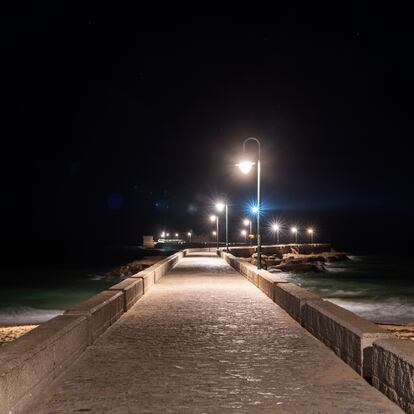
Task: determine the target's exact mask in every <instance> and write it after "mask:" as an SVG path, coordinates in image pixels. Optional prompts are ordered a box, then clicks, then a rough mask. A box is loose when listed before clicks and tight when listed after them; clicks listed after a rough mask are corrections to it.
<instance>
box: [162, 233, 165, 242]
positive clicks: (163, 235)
mask: <svg viewBox="0 0 414 414" xmlns="http://www.w3.org/2000/svg"><path fill="white" fill-rule="evenodd" d="M161 238H162V239H164V240H165V231H163V232H162V233H161Z"/></svg>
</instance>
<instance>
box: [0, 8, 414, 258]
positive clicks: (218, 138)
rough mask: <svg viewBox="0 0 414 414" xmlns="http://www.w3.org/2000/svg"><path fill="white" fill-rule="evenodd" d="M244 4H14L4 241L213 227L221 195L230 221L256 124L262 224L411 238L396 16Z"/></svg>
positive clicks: (245, 181) (376, 239)
mask: <svg viewBox="0 0 414 414" xmlns="http://www.w3.org/2000/svg"><path fill="white" fill-rule="evenodd" d="M242 11H244V12H245V14H243V15H242V14H240V15H237V16H236V15H235V14H234V13H233V14H229V15H227V16H224V15H223V16H218V15H213V14H206V13H203V14H202V13H198V14H197V15H196V16H193V17H191V16H189V17H184V15H183V14H182V15H181V17H180V13H179V12H178V11H176V14H174V13H172V12H171V14H169V13H168V12H167V11H165V14H164V15H163V16H160V15H159V14H155V12H154V11H147V10H143V9H120V8H114V9H110V8H106V9H105V8H89V9H88V8H82V9H75V8H73V9H71V8H67V9H62V8H59V9H58V8H53V7H52V8H51V7H49V6H48V7H46V6H39V5H37V4H36V5H35V6H32V7H21V8H15V9H13V10H9V11H8V12H7V13H8V14H7V15H6V14H5V15H4V16H3V18H4V20H5V22H4V24H5V28H6V35H4V36H3V59H2V60H3V64H2V66H3V68H5V69H6V74H5V75H3V77H2V81H3V82H2V83H3V85H2V89H3V99H4V100H5V102H6V106H7V110H6V112H5V114H6V120H5V122H4V123H3V134H2V135H3V140H2V151H1V154H2V157H1V158H2V162H1V191H2V197H1V198H2V203H1V216H2V231H1V240H2V241H3V243H7V242H10V241H25V242H32V243H33V242H40V241H48V242H62V241H63V242H65V241H72V242H86V241H87V242H103V243H113V244H117V243H140V242H141V236H142V234H156V235H157V234H158V233H159V232H160V231H161V230H163V229H169V230H170V231H188V230H189V229H193V231H195V232H196V233H197V232H202V231H210V230H211V224H209V222H208V220H207V217H208V214H209V213H210V212H211V209H210V206H211V203H212V202H213V200H215V199H216V198H217V197H218V196H220V195H221V194H227V195H228V197H229V200H230V202H231V213H232V214H233V221H234V222H233V229H234V231H237V232H238V231H239V224H238V223H239V219H240V218H241V217H242V216H243V215H244V214H243V210H244V209H245V208H246V205H247V202H248V201H249V200H250V201H253V200H254V197H255V188H256V187H255V180H254V175H252V176H251V177H250V178H247V177H244V176H241V174H240V173H239V172H238V171H237V169H236V168H235V167H234V164H235V163H236V162H238V161H239V159H240V153H241V144H242V141H243V140H244V139H245V138H246V137H249V136H255V137H258V138H259V139H260V140H261V142H262V151H263V160H262V173H263V181H262V185H263V193H262V194H263V200H264V208H265V209H266V210H265V215H264V218H263V221H264V223H266V222H267V221H269V220H270V218H272V217H280V218H282V219H283V220H284V221H285V223H286V224H287V225H290V224H293V223H294V224H298V225H299V226H302V227H303V226H307V225H310V224H312V225H314V226H315V228H316V229H317V231H318V232H319V235H320V238H321V239H323V240H326V241H332V242H333V243H334V244H335V243H336V244H337V245H338V246H339V247H342V248H346V249H353V248H354V249H358V248H361V249H363V248H367V246H369V247H371V248H373V249H374V250H375V249H379V248H380V247H381V244H382V243H383V242H387V245H388V246H391V247H390V249H400V248H403V247H404V246H407V244H405V243H407V242H408V241H410V240H411V239H412V238H413V237H414V234H413V233H412V227H413V226H412V217H411V216H410V214H409V213H410V210H411V204H410V203H409V199H410V193H411V191H412V178H413V174H412V152H411V150H410V141H411V138H412V133H411V131H412V126H411V124H412V120H411V119H410V118H411V114H412V111H411V107H412V103H411V101H412V93H413V88H412V76H413V75H412V74H413V73H414V71H413V69H414V68H413V64H412V62H411V61H412V41H413V36H412V31H411V29H410V26H409V24H408V23H409V22H406V21H405V19H404V17H403V16H404V15H405V14H406V13H407V11H405V10H399V9H396V8H395V9H385V8H383V9H381V8H378V6H376V7H370V8H368V7H367V8H365V9H362V8H352V7H348V8H343V9H340V8H337V9H335V10H334V9H332V10H327V9H321V10H316V9H314V8H313V9H311V10H304V9H301V8H300V7H297V8H291V9H289V8H283V9H282V8H281V9H280V10H275V11H273V12H270V11H268V12H266V11H265V10H262V11H261V12H260V13H259V12H254V13H249V10H247V9H244V10H242ZM157 13H159V11H158V12H157ZM249 148H250V147H249ZM251 148H252V150H253V149H254V147H253V146H252V147H251ZM391 242H392V243H391Z"/></svg>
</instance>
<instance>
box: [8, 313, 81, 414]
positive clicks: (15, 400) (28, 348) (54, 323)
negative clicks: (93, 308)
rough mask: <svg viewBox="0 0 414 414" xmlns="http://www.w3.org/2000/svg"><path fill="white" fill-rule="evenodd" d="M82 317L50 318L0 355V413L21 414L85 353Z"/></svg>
mask: <svg viewBox="0 0 414 414" xmlns="http://www.w3.org/2000/svg"><path fill="white" fill-rule="evenodd" d="M87 345H88V321H87V318H86V317H84V316H79V315H62V316H58V317H56V318H53V319H52V320H50V321H49V322H46V323H44V324H42V325H41V326H39V327H38V328H36V329H34V330H33V331H31V332H30V333H28V334H26V335H24V336H22V337H21V338H19V339H18V340H16V341H14V342H13V343H10V344H7V345H4V346H3V347H2V348H1V352H0V413H13V414H15V413H20V412H22V410H23V409H25V408H26V407H27V406H29V405H30V404H32V403H33V400H34V398H35V397H36V396H37V395H38V394H39V393H40V392H41V391H42V389H44V388H45V387H46V386H48V385H49V384H50V382H51V381H52V380H53V379H55V378H56V377H58V376H59V375H60V374H61V373H62V372H63V371H64V370H65V369H66V368H68V367H69V366H70V365H71V363H72V362H73V361H74V360H75V359H76V358H77V357H78V356H79V355H80V354H81V353H82V352H83V351H84V350H85V349H86V347H87Z"/></svg>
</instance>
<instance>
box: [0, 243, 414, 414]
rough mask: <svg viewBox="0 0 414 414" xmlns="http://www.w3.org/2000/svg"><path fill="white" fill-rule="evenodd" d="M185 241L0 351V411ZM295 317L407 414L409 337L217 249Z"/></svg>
mask: <svg viewBox="0 0 414 414" xmlns="http://www.w3.org/2000/svg"><path fill="white" fill-rule="evenodd" d="M206 250H210V251H214V252H215V251H216V250H215V249H186V250H183V251H180V252H177V253H175V254H173V255H171V256H169V257H167V258H165V259H163V260H161V261H159V262H157V263H156V264H154V265H153V266H151V267H149V268H147V269H145V270H144V271H142V272H139V273H137V274H135V275H133V276H131V277H129V278H127V279H124V280H123V281H121V282H120V283H118V284H116V285H114V286H112V287H110V288H108V289H107V290H105V291H103V292H100V293H98V294H97V295H95V296H93V297H91V298H89V299H87V300H85V301H83V302H81V303H80V304H78V305H76V306H74V307H73V308H71V309H69V310H68V311H66V312H65V313H64V314H63V315H61V316H58V317H56V318H53V319H51V320H50V321H48V322H46V323H44V324H42V325H41V326H39V327H38V328H37V329H35V330H33V331H31V332H29V333H28V334H26V335H24V336H22V337H21V338H19V339H17V340H16V341H14V342H11V343H10V344H7V345H4V346H3V347H2V348H1V351H0V413H7V414H17V413H20V412H22V411H23V410H25V409H26V408H27V407H29V406H30V405H31V404H32V403H33V401H34V400H35V398H36V397H37V396H38V395H39V394H41V393H42V392H44V391H45V390H46V389H47V388H48V387H49V386H50V383H51V382H52V381H54V380H56V379H57V378H58V377H60V376H61V375H62V374H63V373H64V372H65V371H66V370H67V369H68V368H69V367H70V366H71V365H72V364H73V362H74V361H76V360H77V359H78V358H79V357H80V355H81V354H82V353H83V352H84V351H85V350H86V348H87V347H88V346H89V345H92V344H93V343H94V342H95V341H96V339H97V338H99V336H100V335H102V334H103V333H104V332H105V331H106V330H107V329H108V328H109V327H110V326H111V325H113V324H114V323H115V322H116V321H117V320H118V319H119V318H120V317H121V316H122V315H123V314H124V313H125V312H127V311H128V310H129V309H130V308H131V307H132V306H133V305H134V304H135V303H136V302H137V301H138V300H139V299H140V298H141V297H142V296H143V295H145V294H146V293H147V292H148V291H149V290H150V289H151V287H152V286H153V285H154V284H155V283H157V282H158V281H159V279H160V278H162V277H163V276H164V275H165V274H166V273H168V272H169V271H170V270H171V269H172V268H173V267H174V266H175V265H176V264H177V263H178V262H179V260H180V259H181V258H182V257H184V256H185V255H187V254H188V253H190V252H191V253H194V252H197V251H206ZM218 254H219V255H221V257H222V258H223V259H224V260H225V261H226V262H227V263H228V264H229V265H230V266H232V267H233V268H234V269H236V270H237V271H239V272H240V273H241V274H242V275H244V276H245V277H246V278H247V279H248V280H249V281H250V282H251V283H253V284H254V285H255V286H257V287H258V288H259V289H260V290H261V291H262V292H263V293H265V294H266V295H267V296H268V297H269V298H270V299H272V301H274V302H275V303H277V304H278V305H279V306H281V307H282V308H283V309H285V310H286V311H287V312H288V314H289V315H291V316H292V317H293V318H294V319H295V320H296V321H297V322H299V323H300V324H301V325H302V326H303V327H304V328H306V329H307V330H308V331H309V332H310V333H312V334H313V335H314V336H315V337H316V338H318V339H319V340H320V341H322V342H323V343H325V344H326V345H327V346H328V347H330V348H331V349H332V350H333V351H334V352H335V353H336V354H337V355H338V356H339V357H340V358H342V359H343V360H344V361H345V362H346V363H347V364H348V365H350V366H351V367H352V368H353V369H354V370H355V371H356V372H358V374H360V375H361V376H363V377H364V378H366V379H368V380H369V381H370V382H372V384H373V385H374V386H375V387H376V388H377V389H379V390H380V391H381V392H383V393H384V394H385V395H386V396H387V397H388V398H390V399H391V400H392V401H394V402H396V403H397V404H398V405H399V406H400V407H401V408H402V409H403V410H405V411H406V412H407V413H410V414H414V404H413V401H414V343H413V342H412V341H408V340H402V339H398V338H395V337H394V335H392V334H389V333H387V332H385V331H384V330H383V329H381V328H380V327H377V326H376V325H375V324H373V323H371V322H369V321H367V320H365V319H363V318H360V317H358V316H357V315H355V314H353V313H352V312H349V311H347V310H345V309H343V308H341V307H339V306H337V305H335V304H333V303H330V302H327V301H324V300H323V299H322V298H320V297H319V296H317V295H315V294H313V293H311V292H309V291H307V290H306V289H303V288H301V287H299V286H297V285H294V284H292V283H289V282H288V281H287V280H286V279H284V278H283V277H282V276H280V275H278V274H272V273H270V272H267V271H266V270H257V268H256V267H255V266H254V265H252V264H251V263H249V262H247V261H246V260H243V259H240V258H238V257H235V256H233V255H232V254H229V253H225V252H223V251H218Z"/></svg>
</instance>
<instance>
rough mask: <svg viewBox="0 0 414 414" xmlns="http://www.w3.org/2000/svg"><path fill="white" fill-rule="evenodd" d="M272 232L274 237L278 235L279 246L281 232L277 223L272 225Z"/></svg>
mask: <svg viewBox="0 0 414 414" xmlns="http://www.w3.org/2000/svg"><path fill="white" fill-rule="evenodd" d="M272 230H273V237H274V236H275V235H276V237H277V244H279V231H280V226H279V224H277V223H274V224H272Z"/></svg>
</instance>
